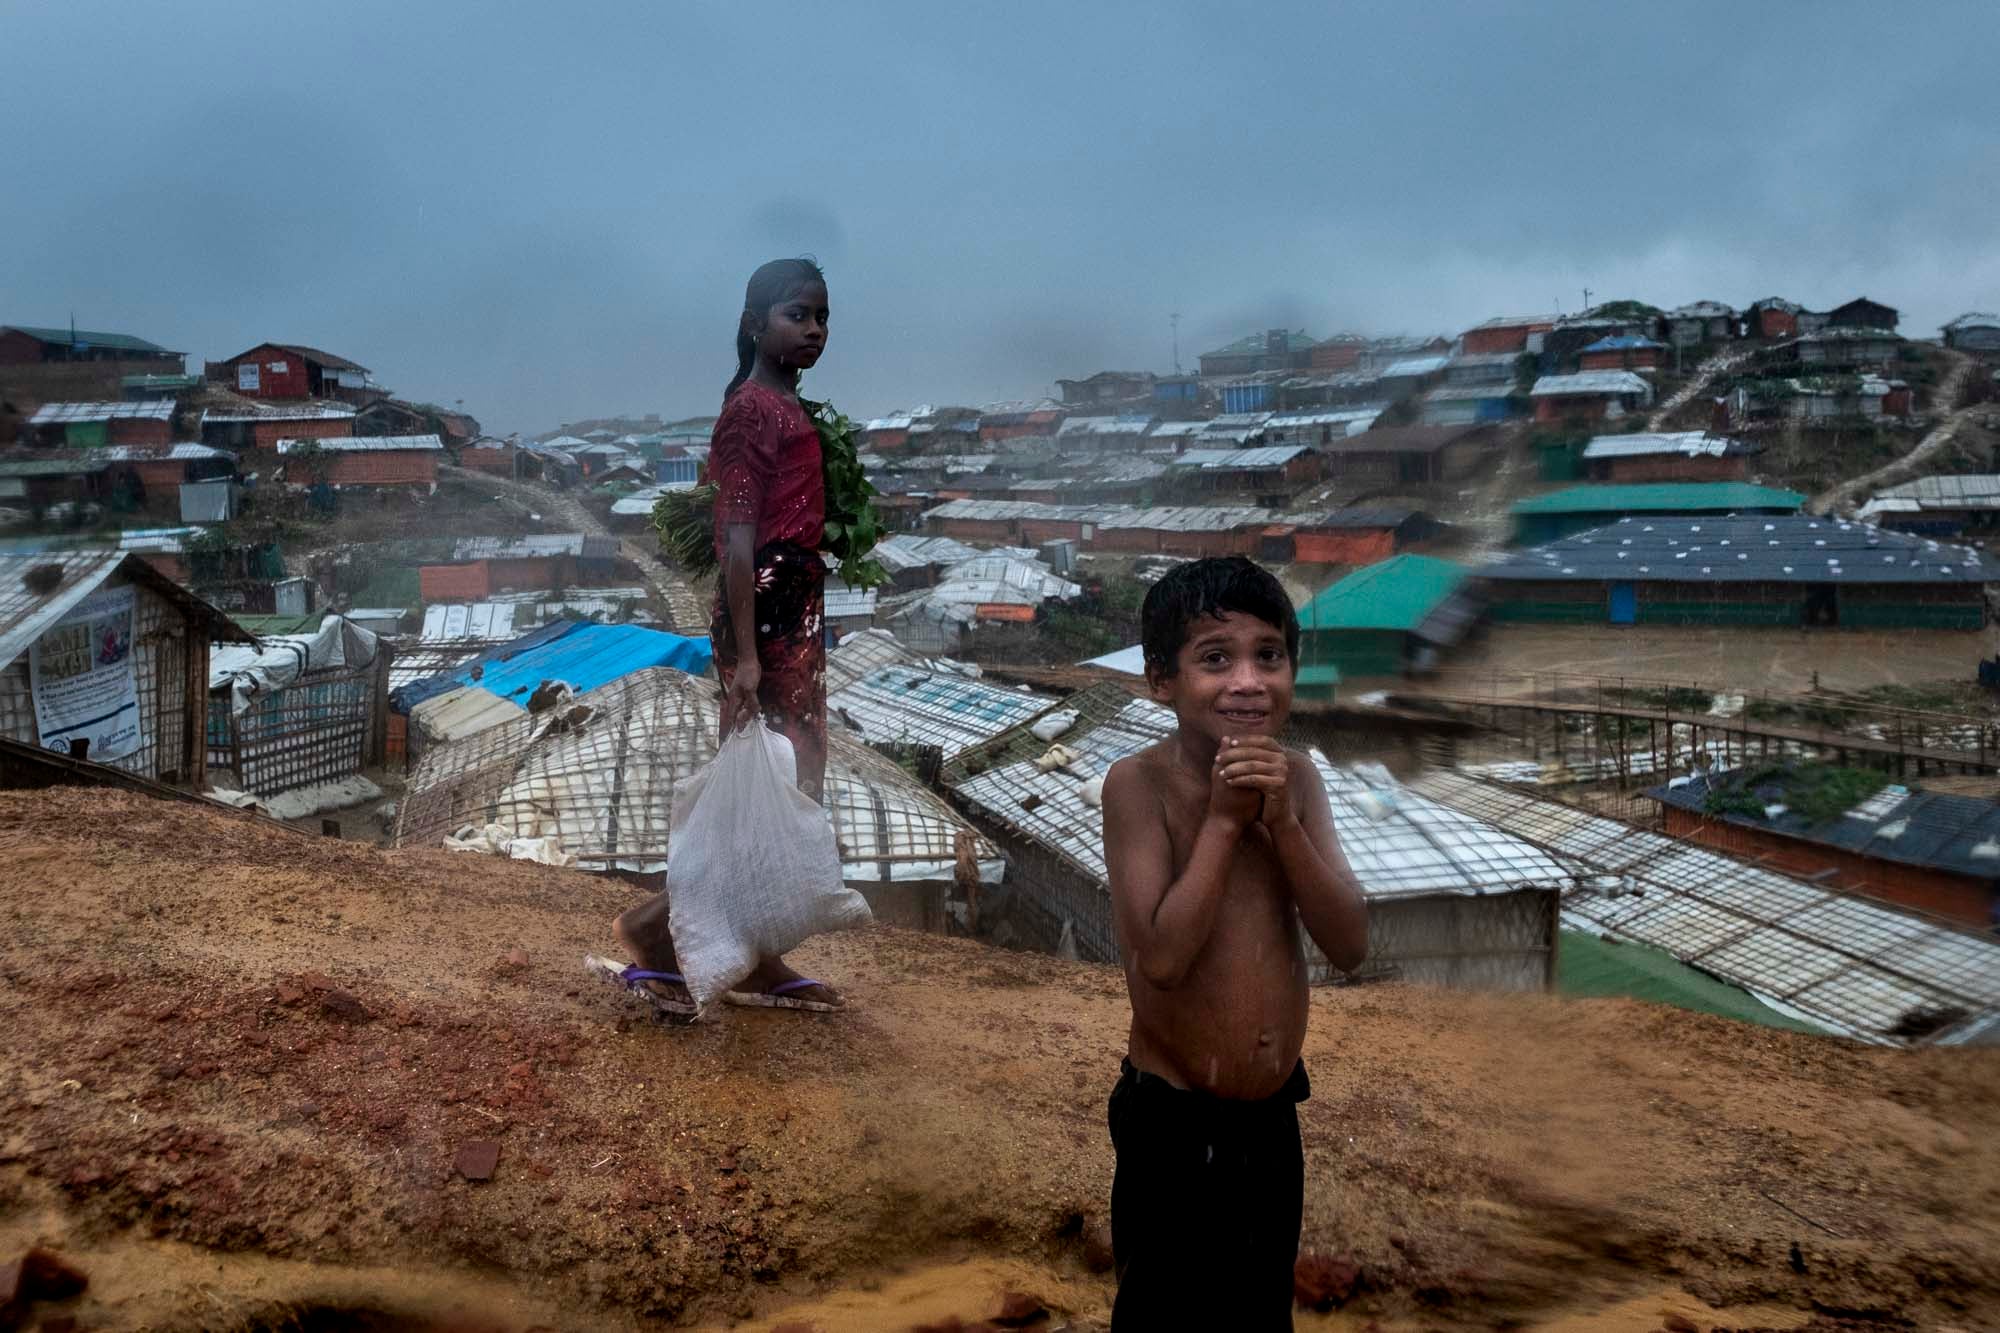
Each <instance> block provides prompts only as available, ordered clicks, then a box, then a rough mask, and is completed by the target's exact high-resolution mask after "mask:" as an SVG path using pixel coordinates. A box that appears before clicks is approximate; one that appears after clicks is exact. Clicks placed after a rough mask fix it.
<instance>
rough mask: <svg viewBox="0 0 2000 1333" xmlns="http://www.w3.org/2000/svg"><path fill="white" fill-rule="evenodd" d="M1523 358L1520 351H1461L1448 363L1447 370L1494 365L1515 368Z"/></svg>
mask: <svg viewBox="0 0 2000 1333" xmlns="http://www.w3.org/2000/svg"><path fill="white" fill-rule="evenodd" d="M1520 359H1521V354H1520V353H1519V352H1470V353H1466V352H1461V353H1459V354H1458V355H1456V356H1454V357H1452V358H1451V360H1450V361H1449V362H1447V363H1446V365H1445V369H1446V370H1467V369H1484V368H1486V367H1492V366H1505V367H1507V368H1509V369H1512V368H1513V365H1514V363H1515V362H1516V361H1518V360H1520Z"/></svg>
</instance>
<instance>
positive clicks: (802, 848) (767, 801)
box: [667, 723, 874, 1006]
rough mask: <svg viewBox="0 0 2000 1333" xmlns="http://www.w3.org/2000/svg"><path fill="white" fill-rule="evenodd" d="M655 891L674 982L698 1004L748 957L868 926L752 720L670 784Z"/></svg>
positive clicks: (811, 812) (779, 756) (733, 976)
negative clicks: (663, 864)
mask: <svg viewBox="0 0 2000 1333" xmlns="http://www.w3.org/2000/svg"><path fill="white" fill-rule="evenodd" d="M667 894H668V899H667V901H668V903H669V904H670V908H669V912H668V917H667V921H668V925H669V927H670V928H671V929H672V931H673V936H674V953H675V955H676V956H677V957H678V958H679V959H680V971H681V975H682V976H684V977H686V978H687V988H688V993H689V994H690V995H692V996H693V997H694V1002H695V1003H696V1004H698V1005H704V1006H705V1005H707V1004H708V1003H709V1002H710V1001H712V1000H714V999H715V998H716V997H717V996H720V995H721V994H722V993H723V992H724V991H726V990H728V989H729V988H730V987H732V986H734V985H735V984H736V983H737V982H739V981H741V980H743V978H744V977H746V976H748V975H750V971H751V969H752V968H754V967H755V966H756V965H757V960H758V959H759V958H760V957H763V956H765V955H772V954H782V953H787V952H789V951H790V950H792V949H793V948H795V947H797V945H798V944H799V942H800V941H802V940H805V939H807V938H809V937H810V936H813V935H819V934H823V933H825V932H826V931H829V930H848V929H851V928H853V927H855V926H865V925H867V924H869V922H870V921H872V920H873V919H874V918H873V917H872V915H871V914H870V913H869V911H868V903H867V901H866V900H865V899H863V898H862V896H861V895H860V894H858V893H856V892H855V891H854V890H853V889H850V888H848V887H847V885H846V884H845V883H844V882H843V880H842V878H841V872H840V848H839V845H838V844H837V843H836V842H835V841H834V835H833V825H832V823H831V822H829V821H828V819H827V817H826V812H825V811H824V810H822V809H820V807H819V803H818V802H816V801H814V800H813V799H812V798H811V797H810V796H807V795H806V794H805V793H804V792H802V791H800V790H799V786H798V760H797V756H795V755H794V754H793V753H792V743H791V741H789V740H787V739H786V738H785V737H783V736H781V735H779V734H778V733H777V732H775V731H772V730H771V729H770V728H768V727H766V726H764V725H763V724H762V723H752V724H751V725H750V726H747V727H744V728H742V729H741V730H739V731H738V732H736V733H735V734H734V735H732V736H730V737H729V738H728V739H726V740H724V741H723V743H722V748H721V749H720V750H718V751H717V752H716V755H715V758H713V759H711V760H709V761H708V763H707V764H705V765H703V766H702V767H701V768H700V769H698V770H697V771H696V772H695V773H694V775H693V776H691V777H690V778H689V779H688V780H687V782H686V783H684V784H683V785H682V787H681V789H680V792H679V793H678V795H677V796H676V798H675V801H674V814H673V820H672V822H671V825H670V828H669V832H668V838H667Z"/></svg>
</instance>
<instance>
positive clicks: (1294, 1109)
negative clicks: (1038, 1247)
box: [1110, 1060, 1312, 1333]
mask: <svg viewBox="0 0 2000 1333" xmlns="http://www.w3.org/2000/svg"><path fill="white" fill-rule="evenodd" d="M1311 1094H1312V1085H1311V1084H1310V1082H1309V1081H1308V1080H1307V1078H1306V1066H1305V1062H1304V1061H1303V1060H1301V1061H1300V1062H1299V1063H1298V1065H1297V1066H1296V1067H1295V1068H1294V1069H1293V1070H1292V1076H1291V1078H1290V1079H1288V1080H1287V1081H1286V1083H1285V1086H1284V1087H1282V1088H1280V1089H1279V1090H1278V1091H1277V1092H1275V1093H1273V1094H1272V1095H1271V1096H1269V1097H1267V1098H1265V1099H1264V1100H1262V1101H1256V1102H1239V1101H1230V1100H1228V1099H1226V1098H1222V1097H1215V1096H1211V1095H1210V1094H1208V1093H1205V1092H1193V1091H1190V1090H1188V1089H1185V1088H1177V1087H1175V1086H1174V1085H1173V1084H1171V1083H1169V1082H1167V1081H1166V1080H1165V1079H1163V1078H1160V1077H1158V1076H1157V1075H1154V1074H1146V1073H1142V1072H1140V1071H1139V1070H1137V1069H1135V1068H1133V1067H1132V1062H1131V1061H1130V1060H1127V1061H1125V1067H1124V1074H1123V1076H1122V1077H1121V1078H1120V1079H1119V1080H1118V1086H1117V1087H1115V1088H1113V1089H1112V1090H1111V1108H1110V1118H1111V1146H1112V1148H1113V1149H1115V1150H1116V1152H1117V1154H1118V1168H1117V1172H1116V1174H1115V1175H1113V1177H1112V1180H1111V1249H1112V1253H1113V1256H1114V1262H1115V1263H1116V1265H1117V1270H1118V1299H1117V1302H1116V1304H1115V1305H1113V1307H1112V1312H1111V1327H1112V1329H1113V1331H1114V1333H1138V1331H1141V1330H1146V1329H1156V1328H1158V1329H1172V1328H1195V1327H1200V1328H1228V1329H1245V1330H1257V1329H1290V1328H1291V1326H1292V1266H1293V1264H1294V1263H1296V1262H1297V1259H1298V1250H1299V1222H1300V1217H1301V1214H1302V1212H1303V1210H1304V1206H1305V1157H1304V1154H1303V1153H1302V1151H1301V1150H1300V1147H1299V1110H1298V1105H1299V1103H1300V1102H1302V1101H1304V1100H1305V1099H1306V1098H1307V1097H1309V1096H1310V1095H1311ZM1201 1321H1207V1322H1201Z"/></svg>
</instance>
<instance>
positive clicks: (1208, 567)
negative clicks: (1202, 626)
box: [1139, 555, 1299, 680]
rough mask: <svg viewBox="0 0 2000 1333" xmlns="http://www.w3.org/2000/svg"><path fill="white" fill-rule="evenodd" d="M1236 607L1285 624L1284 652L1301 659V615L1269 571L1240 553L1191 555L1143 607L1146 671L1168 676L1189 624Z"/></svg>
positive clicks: (1281, 627)
mask: <svg viewBox="0 0 2000 1333" xmlns="http://www.w3.org/2000/svg"><path fill="white" fill-rule="evenodd" d="M1227 611H1236V612H1240V613H1241V614H1243V615H1246V616H1255V617H1256V618H1257V619H1259V620H1261V621H1263V622H1264V623H1265V624H1267V625H1270V626H1271V627H1272V628H1274V629H1278V630H1282V631H1283V632H1284V635H1285V653H1286V655H1287V656H1289V657H1290V658H1291V659H1292V662H1293V664H1294V665H1297V663H1298V660H1299V617H1298V613H1297V612H1296V611H1294V610H1292V599H1291V598H1289V597H1287V596H1286V595H1285V589H1284V586H1283V585H1282V584H1280V583H1279V582H1278V580H1277V579H1276V578H1275V577H1273V576H1272V574H1271V571H1269V570H1267V569H1265V568H1264V567H1263V566H1262V565H1259V564H1257V563H1256V562H1255V561H1253V560H1248V559H1245V558H1244V557H1243V556H1240V555H1225V556H1210V557H1209V558H1207V559H1205V560H1190V561H1189V562H1188V563H1186V564H1184V565H1176V566H1174V567H1173V568H1172V569H1170V570H1168V571H1167V574H1166V577H1165V578H1162V579H1161V580H1160V581H1159V582H1158V583H1155V584H1154V585H1153V586H1152V588H1151V589H1150V590H1149V591H1148V592H1147V593H1146V601H1145V605H1143V606H1142V607H1140V609H1139V645H1140V649H1141V651H1142V652H1143V653H1144V655H1145V658H1146V671H1147V674H1149V675H1152V676H1157V677H1159V678H1160V679H1162V680H1165V679H1170V678H1172V676H1173V675H1174V673H1175V672H1176V671H1177V670H1178V669H1179V666H1180V655H1181V649H1182V648H1183V647H1185V646H1186V645H1187V641H1188V633H1189V627H1190V626H1192V625H1193V624H1194V622H1195V621H1197V620H1199V619H1201V618H1202V617H1203V616H1218V617H1219V616H1221V615H1222V614H1223V613H1224V612H1227Z"/></svg>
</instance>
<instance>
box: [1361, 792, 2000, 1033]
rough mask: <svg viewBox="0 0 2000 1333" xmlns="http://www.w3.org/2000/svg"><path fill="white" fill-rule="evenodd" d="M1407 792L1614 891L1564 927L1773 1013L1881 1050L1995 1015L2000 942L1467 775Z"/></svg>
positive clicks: (1583, 903) (1569, 909)
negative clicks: (1637, 952) (1949, 1017)
mask: <svg viewBox="0 0 2000 1333" xmlns="http://www.w3.org/2000/svg"><path fill="white" fill-rule="evenodd" d="M1413 786H1414V787H1415V788H1416V789H1417V790H1419V791H1421V792H1423V793H1425V794H1426V795H1427V796H1430V797H1432V798H1434V799H1436V800H1439V801H1442V802H1445V803H1446V804H1449V805H1451V806H1452V807H1453V808H1455V809H1458V810H1462V811H1465V812H1467V813H1468V814H1470V815H1473V816H1476V817H1478V818H1479V819H1482V820H1486V821H1489V822H1491V823H1492V824H1494V825H1497V826H1499V827H1501V828H1504V829H1507V830H1508V831H1509V832H1510V833H1513V834H1516V835H1519V836H1520V837H1522V838H1526V839H1529V840H1532V841H1533V842H1534V843H1536V844H1537V845H1539V846H1542V847H1545V848H1547V849H1548V850H1549V851H1550V852H1551V853H1553V854H1554V855H1557V856H1560V857H1562V858H1564V859H1566V860H1569V861H1572V862H1574V863H1575V864H1577V865H1578V866H1579V867H1581V868H1583V869H1585V870H1587V871H1589V872H1592V873H1593V875H1594V876H1609V877H1617V878H1618V879H1619V880H1620V881H1621V888H1622V891H1620V892H1615V893H1602V892H1595V893H1593V892H1577V893H1572V894H1571V895H1569V896H1567V897H1566V898H1565V900H1564V903H1563V924H1564V925H1565V926H1568V927H1571V928H1573V929H1578V930H1588V931H1590V932H1592V933H1593V934H1598V935H1604V936H1608V937H1610V938H1612V939H1620V940H1630V941H1632V942H1634V943H1638V944H1645V945H1650V946H1652V947H1653V948H1657V949H1662V950H1665V951H1666V952H1667V953H1670V954H1672V955H1673V956H1674V957H1676V958H1678V959H1680V960H1681V961H1682V962H1684V963H1688V964H1690V965H1691V966H1694V967H1697V968H1699V969H1701V970H1702V971H1704V972H1707V973H1710V974H1711V975H1713V976H1716V977H1719V978H1721V979H1722V980H1724V981H1726V982H1728V983H1730V984H1731V985H1733V986H1739V987H1741V988H1743V989H1744V990H1747V991H1749V992H1750V993H1751V994H1753V995H1755V996H1757V997H1758V998H1759V999H1761V1000H1763V1001H1764V1002H1765V1003H1766V1004H1769V1005H1771V1006H1772V1007H1773V1008H1775V1009H1778V1010H1779V1011H1780V1012H1783V1013H1788V1014H1793V1015H1796V1016H1798V1017H1800V1018H1803V1019H1806V1020H1807V1021H1809V1022H1812V1023H1814V1024H1817V1025H1818V1026H1820V1027H1823V1028H1827V1029H1829V1030H1831V1031H1835V1032H1841V1033H1845V1034H1847V1035H1850V1036H1854V1037H1858V1038H1860V1039H1861V1040H1863V1041H1872V1042H1879V1043H1886V1044H1893V1043H1897V1042H1899V1041H1901V1040H1904V1039H1903V1038H1900V1037H1898V1036H1897V1035H1896V1033H1895V1029H1896V1028H1897V1027H1898V1026H1899V1025H1900V1024H1901V1023H1903V1022H1904V1020H1906V1019H1907V1018H1909V1017H1911V1016H1912V1015H1914V1014H1919V1013H1924V1012H1929V1013H1932V1014H1949V1013H1956V1014H1957V1015H1958V1016H1959V1017H1958V1020H1957V1021H1955V1022H1951V1023H1949V1024H1948V1025H1947V1026H1945V1027H1944V1028H1942V1029H1941V1030H1939V1031H1938V1032H1937V1033H1935V1034H1934V1035H1933V1036H1932V1037H1931V1038H1930V1039H1931V1040H1936V1041H1938V1042H1941V1043H1943V1044H1952V1043H1953V1042H1955V1041H1957V1040H1962V1039H1964V1038H1965V1037H1966V1036H1967V1035H1969V1034H1970V1032H1971V1031H1972V1029H1973V1028H1975V1027H1976V1026H1978V1025H1980V1024H1983V1023H1990V1022H1991V1021H1992V1020H1993V1018H1994V1017H1995V1016H1996V1015H2000V940H1995V939H1992V938H1990V937H1987V936H1983V935H1975V934H1972V933H1971V932H1969V931H1965V930H1959V929H1955V928H1952V927H1949V926H1944V925H1940V924H1938V923H1936V922H1934V921H1932V920H1929V919H1927V918H1924V917H1920V916H1916V915H1914V914H1911V913H1907V912H1901V911H1898V910H1896V909H1895V908H1892V907H1888V906H1885V905H1883V904H1879V903H1875V902H1872V901H1870V900H1868V899H1866V898H1860V897H1854V896H1851V895H1848V894H1843V893H1838V892H1834V891H1832V890H1829V889H1826V888H1823V887H1821V886H1819V885H1816V884H1812V883H1808V882H1806V881H1804V880H1798V879H1792V878H1790V877H1788V876H1785V875H1780V874H1777V873H1775V872H1773V871H1769V870H1764V869H1760V868H1758V867H1756V866H1753V865H1750V864H1748V863H1746V862H1743V861H1739V860H1736V859H1735V858H1733V857H1730V856H1726V855H1724V854H1723V853H1721V852H1716V851H1711V850H1709V849H1708V848H1706V847H1702V846H1699V845H1697V844H1694V843H1689V842H1685V841H1682V840H1681V839H1678V838H1670V837H1667V836H1665V835H1663V834H1658V833H1649V832H1646V831H1644V830H1642V829H1637V828H1634V827H1632V826H1631V825H1629V824H1624V823H1621V822H1619V821H1617V820H1614V819H1605V818H1602V817H1600V816H1597V815H1592V814H1589V813H1587V812H1585V811H1583V810H1579V809H1577V808H1575V807H1574V806H1567V805H1561V804H1558V803H1556V802H1554V801H1548V800H1544V799H1542V798H1540V797H1536V796H1533V795H1529V794H1527V793H1524V792H1521V791H1518V790H1514V789H1511V788H1506V787H1500V786H1497V785H1494V784H1492V783H1486V782H1481V781H1479V780H1477V779H1474V778H1470V777H1466V776H1464V775H1462V774H1458V773H1451V772H1436V773H1430V774H1426V775H1425V776H1423V777H1421V778H1419V779H1417V780H1416V782H1415V783H1414V784H1413ZM1343 832H1344V830H1343Z"/></svg>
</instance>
